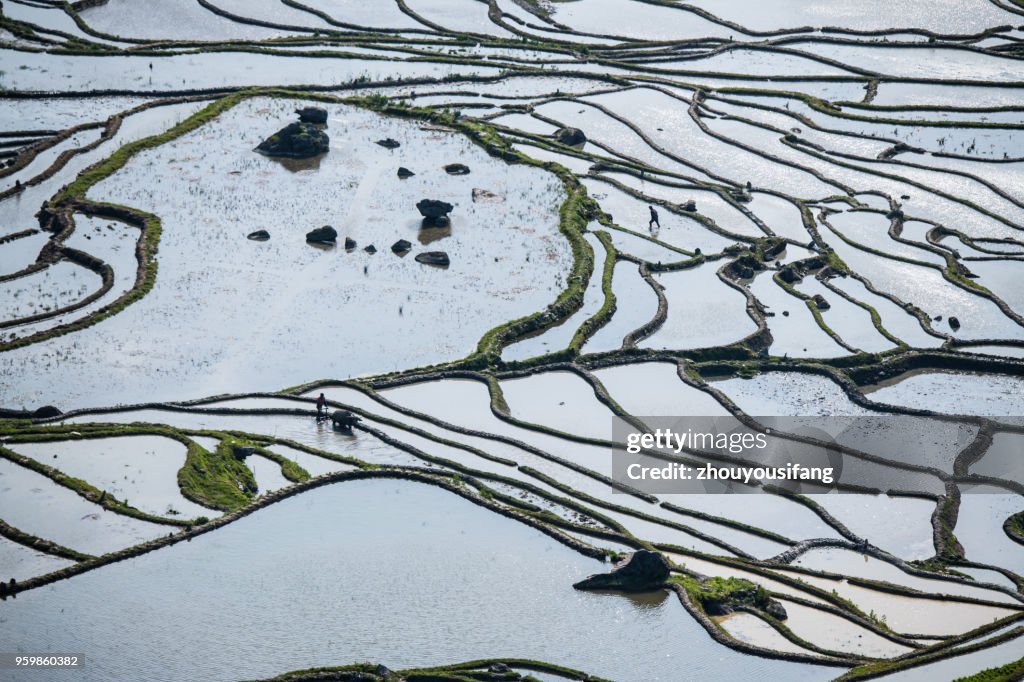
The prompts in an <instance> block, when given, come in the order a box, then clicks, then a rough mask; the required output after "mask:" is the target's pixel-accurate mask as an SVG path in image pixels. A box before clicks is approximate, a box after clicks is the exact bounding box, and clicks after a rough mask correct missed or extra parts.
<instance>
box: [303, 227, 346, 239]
mask: <svg viewBox="0 0 1024 682" xmlns="http://www.w3.org/2000/svg"><path fill="white" fill-rule="evenodd" d="M337 240H338V231H337V230H335V229H334V228H333V227H331V226H330V225H324V226H323V227H318V228H316V229H315V230H310V231H309V232H307V233H306V241H307V242H309V243H310V244H333V243H334V242H336V241H337Z"/></svg>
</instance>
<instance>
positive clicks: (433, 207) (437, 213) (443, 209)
mask: <svg viewBox="0 0 1024 682" xmlns="http://www.w3.org/2000/svg"><path fill="white" fill-rule="evenodd" d="M453 208H455V207H454V206H452V205H451V204H449V203H448V202H447V201H439V200H437V199H421V200H420V201H419V202H417V204H416V209H417V210H418V211H419V212H420V215H421V216H423V226H424V227H444V226H446V225H448V222H449V221H448V214H449V213H451V212H452V209H453Z"/></svg>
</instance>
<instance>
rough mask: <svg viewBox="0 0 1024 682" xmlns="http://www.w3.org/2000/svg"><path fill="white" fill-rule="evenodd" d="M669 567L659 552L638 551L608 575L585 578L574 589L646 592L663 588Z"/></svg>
mask: <svg viewBox="0 0 1024 682" xmlns="http://www.w3.org/2000/svg"><path fill="white" fill-rule="evenodd" d="M668 576H669V565H668V561H666V560H665V557H663V556H662V555H661V554H659V553H658V552H652V551H650V550H647V549H638V550H637V551H635V552H633V553H632V554H630V555H629V556H628V557H626V558H625V559H624V560H623V561H621V562H619V563H617V564H615V567H614V568H613V569H612V570H611V571H610V572H608V573H597V574H595V575H592V576H590V577H589V578H584V579H583V580H581V581H579V582H578V583H576V584H575V585H573V587H575V588H576V589H577V590H626V591H630V592H644V591H647V590H653V589H657V588H659V587H661V586H662V585H664V584H665V581H666V580H668Z"/></svg>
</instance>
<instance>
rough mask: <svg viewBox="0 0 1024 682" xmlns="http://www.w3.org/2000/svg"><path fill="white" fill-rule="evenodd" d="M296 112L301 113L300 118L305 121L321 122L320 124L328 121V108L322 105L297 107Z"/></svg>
mask: <svg viewBox="0 0 1024 682" xmlns="http://www.w3.org/2000/svg"><path fill="white" fill-rule="evenodd" d="M295 113H296V114H298V115H299V120H300V121H302V122H303V123H319V124H320V125H326V123H327V110H326V109H321V108H320V107H302V108H301V109H296V110H295Z"/></svg>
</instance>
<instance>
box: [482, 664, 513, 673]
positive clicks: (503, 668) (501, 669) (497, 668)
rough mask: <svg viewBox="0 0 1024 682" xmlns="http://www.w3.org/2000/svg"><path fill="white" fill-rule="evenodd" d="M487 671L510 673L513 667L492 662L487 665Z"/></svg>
mask: <svg viewBox="0 0 1024 682" xmlns="http://www.w3.org/2000/svg"><path fill="white" fill-rule="evenodd" d="M487 672H489V673H491V674H492V675H508V674H509V673H510V672H512V668H510V667H508V666H507V665H505V664H504V663H491V664H490V665H489V666H487Z"/></svg>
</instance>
